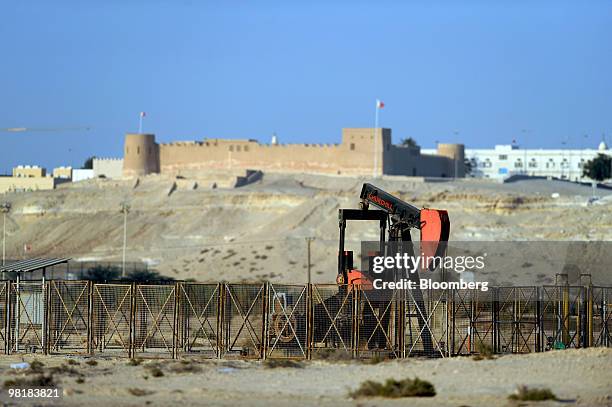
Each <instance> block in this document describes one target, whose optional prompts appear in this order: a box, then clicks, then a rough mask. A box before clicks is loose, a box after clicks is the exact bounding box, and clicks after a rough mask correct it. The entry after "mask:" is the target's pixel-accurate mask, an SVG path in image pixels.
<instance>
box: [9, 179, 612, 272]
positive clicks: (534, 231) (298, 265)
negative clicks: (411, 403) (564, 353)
mask: <svg viewBox="0 0 612 407" xmlns="http://www.w3.org/2000/svg"><path fill="white" fill-rule="evenodd" d="M363 182H371V180H369V179H365V178H357V177H340V176H314V175H281V174H266V175H265V176H264V177H263V179H262V180H260V181H258V182H256V183H254V184H251V185H247V186H245V187H241V188H230V187H227V186H226V187H223V185H224V184H223V183H220V184H219V185H220V187H219V188H216V189H212V188H211V187H210V185H211V184H210V183H205V184H204V183H202V184H199V185H198V186H197V187H196V186H195V184H194V182H192V181H190V180H185V179H181V180H172V179H168V178H161V177H155V176H153V177H144V178H142V179H140V180H139V182H138V183H137V185H136V183H135V182H134V181H133V180H104V179H98V180H90V181H85V182H80V183H76V184H66V185H62V186H61V187H60V188H58V189H56V190H53V191H38V192H29V193H18V194H9V195H5V196H4V197H2V198H4V199H6V200H9V201H11V202H12V204H13V209H12V211H11V213H10V215H9V217H8V220H7V234H8V238H7V252H8V253H7V257H9V258H15V257H17V258H20V257H22V256H23V253H22V251H23V247H24V245H25V244H28V245H30V246H31V252H29V253H28V256H29V257H32V256H69V257H72V258H75V259H87V260H120V259H121V247H122V236H123V215H122V214H121V212H120V204H121V202H124V201H126V202H129V204H130V206H131V211H130V213H129V215H128V252H127V258H128V260H138V261H145V262H148V263H149V264H151V265H154V266H155V267H156V268H157V269H158V270H159V271H160V272H161V273H163V274H166V275H169V276H172V277H175V278H181V279H187V278H193V279H196V280H198V281H219V280H227V281H242V280H245V281H253V280H262V279H270V280H272V281H279V282H280V281H282V282H287V283H291V282H295V283H301V282H304V281H306V242H305V238H306V237H308V236H312V237H314V238H315V241H314V243H313V245H312V264H313V266H312V270H313V280H314V281H315V282H330V283H331V282H333V281H334V278H335V274H336V271H335V270H336V253H337V238H338V222H337V211H338V208H356V207H357V204H358V200H359V198H358V197H359V191H360V189H361V185H362V183H363ZM374 183H375V184H376V185H379V186H380V187H382V188H383V189H385V190H387V191H388V192H390V193H393V194H396V195H397V196H399V197H401V198H403V199H404V200H406V201H407V202H410V203H412V204H414V205H416V206H418V207H423V206H428V207H434V208H441V209H447V210H448V211H449V215H450V218H451V222H452V227H451V240H452V241H455V242H459V241H468V240H469V241H473V240H477V241H491V240H495V241H513V240H530V241H542V240H561V241H572V240H591V241H594V240H610V238H611V237H612V227H611V226H612V211H611V208H612V205H611V204H610V202H612V201H610V195H609V193H608V192H606V191H598V194H599V195H600V196H602V197H603V199H601V200H600V201H598V202H597V203H596V204H594V205H587V201H588V198H589V197H590V195H591V189H590V188H588V187H582V186H578V185H574V184H570V183H564V182H555V181H543V180H539V181H535V180H534V181H520V182H515V183H509V184H498V183H493V182H489V181H485V180H475V179H466V180H457V181H446V182H424V180H422V179H420V178H409V177H385V178H383V179H379V180H376V181H375V182H374ZM553 194H555V197H553V196H552V195H553ZM557 194H558V197H557ZM2 198H0V200H2ZM377 233H378V230H377V228H376V225H364V224H351V225H350V227H349V229H348V235H347V239H348V246H349V248H352V249H354V250H356V251H359V243H360V241H361V240H364V239H370V240H375V239H376V238H377ZM415 236H417V233H415ZM517 261H518V260H517ZM524 263H525V261H524V260H523V261H522V262H521V264H524ZM532 263H533V262H532ZM555 267H556V269H562V265H560V266H558V267H557V266H555ZM523 269H524V270H523V271H524V272H525V273H527V274H528V275H529V279H528V281H532V283H535V282H536V281H538V282H540V283H546V282H552V280H551V278H552V277H551V276H550V274H547V273H542V272H541V271H538V270H537V267H523ZM559 271H561V270H559ZM521 275H522V274H521ZM538 275H540V276H539V277H538ZM553 275H554V274H553ZM512 278H514V277H512V276H508V275H507V274H505V275H503V276H498V277H497V282H498V283H501V282H504V281H510V280H512ZM528 281H526V282H528Z"/></svg>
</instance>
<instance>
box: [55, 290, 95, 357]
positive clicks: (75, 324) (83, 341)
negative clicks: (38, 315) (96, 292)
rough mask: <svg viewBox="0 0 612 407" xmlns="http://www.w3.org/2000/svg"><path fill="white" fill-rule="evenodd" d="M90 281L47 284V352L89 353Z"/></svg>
mask: <svg viewBox="0 0 612 407" xmlns="http://www.w3.org/2000/svg"><path fill="white" fill-rule="evenodd" d="M90 285H91V284H90V283H89V281H50V282H49V283H48V289H47V292H48V295H49V299H48V306H49V317H48V320H49V323H48V324H47V335H46V336H47V338H48V339H47V343H46V345H47V351H48V352H51V353H64V352H81V353H88V352H90V348H89V344H90V341H89V326H90V324H89V312H90V309H89V305H90V304H89V303H90V301H91V296H90V295H89V294H90V293H89V289H90Z"/></svg>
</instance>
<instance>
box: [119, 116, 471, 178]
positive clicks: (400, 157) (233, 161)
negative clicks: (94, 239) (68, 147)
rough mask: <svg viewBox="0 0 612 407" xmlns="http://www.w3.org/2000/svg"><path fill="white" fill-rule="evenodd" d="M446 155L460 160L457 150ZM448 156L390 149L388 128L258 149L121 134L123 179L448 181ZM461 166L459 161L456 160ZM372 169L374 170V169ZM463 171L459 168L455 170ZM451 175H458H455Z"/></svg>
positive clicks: (249, 143)
mask: <svg viewBox="0 0 612 407" xmlns="http://www.w3.org/2000/svg"><path fill="white" fill-rule="evenodd" d="M446 146H456V149H455V150H453V151H452V154H455V155H457V156H458V153H457V151H459V150H460V151H461V156H462V155H463V146H462V145H446ZM453 162H454V160H453V156H449V151H445V152H444V151H443V152H442V154H441V155H423V154H421V153H420V149H419V148H408V147H400V146H394V145H392V143H391V129H376V131H375V130H374V129H371V128H346V129H343V130H342V142H341V143H340V144H260V143H259V142H257V141H255V140H230V139H205V140H203V141H188V142H173V143H168V144H158V143H156V142H155V136H154V135H153V134H127V135H126V138H125V146H124V160H123V175H124V176H139V175H145V174H150V173H167V174H177V175H179V174H181V172H193V171H199V170H203V171H205V170H210V169H215V170H223V169H257V170H262V171H269V172H270V171H273V172H309V173H323V174H348V175H373V174H374V172H376V174H378V175H380V174H383V173H384V174H393V175H418V176H432V177H439V176H447V177H448V176H453V172H452V171H453V169H454V167H455V166H454V165H452V164H453ZM461 163H463V161H461ZM374 166H376V170H375V169H374ZM461 168H463V165H461ZM457 176H463V174H458V175H457Z"/></svg>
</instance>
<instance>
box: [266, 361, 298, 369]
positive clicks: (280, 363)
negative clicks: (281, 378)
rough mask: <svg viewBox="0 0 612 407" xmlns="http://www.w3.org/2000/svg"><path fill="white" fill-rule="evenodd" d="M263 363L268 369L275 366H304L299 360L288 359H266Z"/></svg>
mask: <svg viewBox="0 0 612 407" xmlns="http://www.w3.org/2000/svg"><path fill="white" fill-rule="evenodd" d="M263 365H264V366H265V367H267V368H269V369H275V368H277V367H289V368H298V369H299V368H301V367H304V365H303V364H301V363H300V362H296V361H295V360H290V359H266V360H264V362H263Z"/></svg>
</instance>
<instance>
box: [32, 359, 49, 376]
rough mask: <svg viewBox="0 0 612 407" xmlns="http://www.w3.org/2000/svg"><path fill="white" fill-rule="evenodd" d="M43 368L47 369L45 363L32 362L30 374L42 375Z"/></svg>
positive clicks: (35, 360)
mask: <svg viewBox="0 0 612 407" xmlns="http://www.w3.org/2000/svg"><path fill="white" fill-rule="evenodd" d="M43 367H45V364H44V363H43V362H41V361H40V360H37V359H34V360H33V361H32V362H30V372H29V373H42V372H43Z"/></svg>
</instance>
